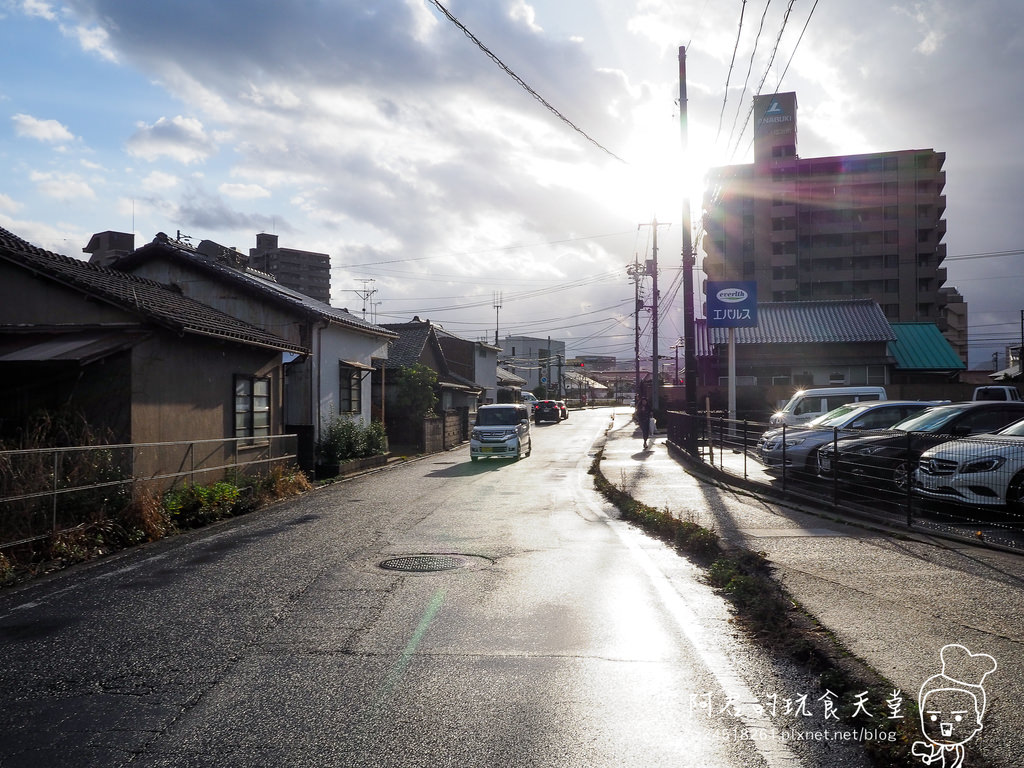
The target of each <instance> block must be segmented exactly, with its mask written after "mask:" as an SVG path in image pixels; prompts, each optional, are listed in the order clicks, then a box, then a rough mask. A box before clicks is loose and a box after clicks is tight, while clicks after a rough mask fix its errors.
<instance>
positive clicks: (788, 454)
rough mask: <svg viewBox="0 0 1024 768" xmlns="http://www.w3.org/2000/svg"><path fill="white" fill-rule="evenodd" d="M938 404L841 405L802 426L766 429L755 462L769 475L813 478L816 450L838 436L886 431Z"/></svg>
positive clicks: (816, 465)
mask: <svg viewBox="0 0 1024 768" xmlns="http://www.w3.org/2000/svg"><path fill="white" fill-rule="evenodd" d="M937 404H938V403H935V402H925V401H914V400H878V401H875V402H870V403H849V404H847V405H841V406H839V407H838V408H836V409H835V410H832V411H829V412H828V413H826V414H824V415H823V416H819V417H818V418H816V419H811V421H809V422H808V423H807V424H805V425H804V426H801V427H786V428H779V429H769V430H768V431H767V432H765V433H764V434H763V435H761V438H760V439H759V440H758V441H757V458H758V459H760V461H761V463H762V464H764V467H765V471H766V472H767V473H768V474H777V473H780V472H781V471H782V469H783V467H784V466H785V468H786V469H788V470H793V471H796V472H804V473H809V474H812V475H816V474H817V473H818V450H819V449H820V448H821V446H823V445H825V444H827V443H831V442H832V441H833V440H834V439H835V438H836V436H837V435H838V437H839V438H843V437H849V436H851V430H852V431H853V432H857V431H862V430H869V429H876V430H877V429H888V428H889V427H891V426H892V425H893V424H895V423H896V422H897V421H900V420H902V419H905V418H906V417H907V416H910V415H912V414H915V413H917V412H919V411H922V410H924V409H925V408H929V407H931V406H934V405H937ZM836 430H839V432H838V433H836Z"/></svg>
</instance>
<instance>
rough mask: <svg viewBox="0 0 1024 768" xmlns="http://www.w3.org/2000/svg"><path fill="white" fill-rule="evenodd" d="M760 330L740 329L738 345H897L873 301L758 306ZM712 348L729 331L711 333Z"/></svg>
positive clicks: (795, 302)
mask: <svg viewBox="0 0 1024 768" xmlns="http://www.w3.org/2000/svg"><path fill="white" fill-rule="evenodd" d="M757 322H758V324H757V326H756V327H754V328H737V329H736V343H737V344H842V343H849V342H881V341H895V340H896V335H895V334H894V333H893V330H892V327H891V326H890V325H889V321H888V320H886V319H885V314H884V313H883V312H882V309H881V307H879V306H878V304H877V303H876V302H874V301H872V300H871V299H854V300H850V301H791V302H770V303H766V304H758V305H757ZM708 331H709V335H710V338H711V343H712V344H725V343H726V342H727V341H728V340H729V329H728V328H710V329H708Z"/></svg>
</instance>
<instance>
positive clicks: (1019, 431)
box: [996, 419, 1024, 437]
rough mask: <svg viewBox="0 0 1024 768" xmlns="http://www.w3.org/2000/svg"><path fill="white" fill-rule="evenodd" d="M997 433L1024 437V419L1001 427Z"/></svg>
mask: <svg viewBox="0 0 1024 768" xmlns="http://www.w3.org/2000/svg"><path fill="white" fill-rule="evenodd" d="M996 434H998V435H1011V436H1012V437H1024V419H1021V420H1020V421H1015V422H1013V424H1011V425H1010V426H1008V427H1004V428H1003V429H1000V430H999V431H998V432H997V433H996Z"/></svg>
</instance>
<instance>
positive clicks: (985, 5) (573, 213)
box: [0, 0, 1024, 368]
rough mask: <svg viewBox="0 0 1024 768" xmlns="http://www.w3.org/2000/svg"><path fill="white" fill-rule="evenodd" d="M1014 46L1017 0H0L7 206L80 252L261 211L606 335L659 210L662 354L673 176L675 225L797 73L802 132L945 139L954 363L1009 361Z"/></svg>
mask: <svg viewBox="0 0 1024 768" xmlns="http://www.w3.org/2000/svg"><path fill="white" fill-rule="evenodd" d="M442 9H446V10H447V11H448V13H449V14H450V15H451V16H452V17H454V18H455V19H456V20H457V21H458V23H459V24H461V25H462V27H463V28H464V29H463V28H460V27H459V26H457V25H456V23H455V21H453V20H452V19H451V18H449V17H448V16H446V15H445V14H444V12H443V11H442ZM464 30H465V31H464ZM466 31H468V32H469V33H470V34H471V35H472V36H473V38H475V41H474V39H471V37H470V36H469V35H467V34H466ZM680 46H683V47H685V49H686V95H687V99H686V121H685V130H683V126H682V124H681V123H682V121H681V119H680V111H679V104H678V102H679V96H680V89H679V62H678V53H679V48H680ZM1021 71H1024V3H1021V2H1020V0H979V2H974V3H964V2H954V1H953V0H927V1H925V0H921V1H919V2H908V1H905V0H888V1H886V0H826V2H820V3H819V2H816V1H815V0H795V1H793V0H749V2H744V0H728V1H725V0H534V1H533V2H529V1H528V0H472V2H470V0H447V1H446V2H441V3H435V2H433V0H374V1H373V2H365V0H364V2H353V1H352V0H331V2H310V1H309V0H217V2H210V1H209V0H202V1H201V2H200V1H199V0H174V2H168V0H148V1H147V2H144V3H142V2H137V3H133V2H123V0H67V1H66V2H46V1H45V0H0V226H2V227H4V228H6V229H8V230H10V231H11V232H13V233H14V234H16V235H17V236H19V237H22V238H24V239H25V240H28V241H29V242H31V243H33V244H35V245H38V246H40V247H43V248H46V249H48V250H52V251H56V252H58V253H62V254H65V255H68V256H73V257H76V258H87V254H84V253H83V252H82V248H83V247H85V245H86V244H87V243H88V241H89V238H90V236H91V235H92V234H93V233H95V232H102V231H105V230H116V231H121V232H134V233H135V235H136V246H141V245H143V244H145V243H148V242H149V241H151V240H152V239H153V238H154V237H155V235H156V233H157V232H166V233H167V234H169V235H171V237H172V238H173V237H177V236H179V235H180V236H182V237H187V238H189V239H190V242H192V243H193V244H198V243H199V242H200V241H201V240H206V239H209V240H214V241H216V242H218V243H220V244H222V245H226V246H231V247H236V248H238V249H239V250H242V251H243V252H248V249H249V248H251V247H253V246H255V242H256V235H257V234H258V233H261V232H269V233H273V234H276V235H278V237H279V244H280V246H281V247H286V248H297V249H302V250H310V251H317V252H322V253H328V254H330V256H331V264H332V304H334V305H335V306H343V307H347V308H348V309H349V310H351V311H353V312H355V313H357V314H363V313H364V312H365V316H366V318H367V319H370V320H374V321H376V322H378V323H395V322H404V321H406V320H410V319H412V317H413V316H419V317H420V318H421V319H430V320H432V321H433V322H436V323H438V324H440V325H443V326H444V327H445V328H446V329H447V330H449V331H451V332H453V333H456V334H458V335H461V336H464V337H466V338H471V339H483V340H490V341H492V342H493V340H494V335H495V332H496V331H497V332H498V333H499V337H501V338H504V337H505V336H506V335H510V334H511V335H525V336H535V337H540V338H544V337H547V336H551V337H552V338H553V339H558V340H562V341H564V342H565V343H566V347H567V353H568V355H569V356H570V357H571V356H575V355H577V354H582V355H611V356H616V357H618V358H619V359H621V360H630V359H631V358H632V356H633V347H634V330H633V328H634V325H633V323H634V320H633V308H634V285H633V283H632V282H631V281H630V277H629V274H628V273H627V268H628V267H629V265H630V264H632V263H633V262H634V260H636V259H639V260H640V261H641V262H643V261H646V260H648V259H651V258H652V256H653V247H654V242H653V234H654V232H655V231H657V238H658V240H657V248H658V252H657V255H658V265H659V269H660V271H659V277H658V280H659V288H660V292H661V301H662V309H663V316H662V318H661V320H660V323H659V330H660V332H659V351H660V352H661V353H662V354H669V355H671V354H673V352H674V349H673V345H675V344H676V343H677V342H678V341H679V339H680V338H681V337H682V336H683V326H682V295H681V291H680V272H681V271H680V266H681V249H682V233H683V228H684V227H683V218H684V216H683V200H684V198H688V199H690V200H691V201H692V202H691V205H690V208H691V211H692V221H693V223H694V225H696V224H697V223H699V219H700V199H701V190H702V186H703V176H704V173H705V171H706V169H707V168H708V167H712V166H718V165H726V164H732V163H747V162H751V160H752V157H753V150H752V145H751V126H750V124H749V123H748V122H747V120H746V118H747V115H748V114H749V110H750V106H751V99H752V97H753V96H754V95H755V94H756V93H758V92H762V93H771V92H773V91H795V92H796V94H797V99H798V130H799V136H798V153H799V154H800V156H802V157H820V156H830V155H837V154H855V153H862V152H880V151H890V150H903V149H926V148H932V149H935V150H937V151H940V152H945V153H946V163H945V170H946V190H945V192H946V199H947V208H946V214H945V216H946V221H947V234H946V238H945V242H946V244H947V259H946V263H945V266H946V267H947V273H948V280H947V283H946V284H947V285H949V286H954V287H956V288H957V289H958V290H959V291H960V292H961V294H962V295H963V296H964V298H965V300H966V301H967V303H968V307H969V323H970V334H971V341H970V358H971V359H970V361H969V364H970V367H972V368H975V367H988V368H991V367H992V364H993V360H994V358H993V355H994V354H998V356H999V357H998V363H999V366H1000V367H1002V366H1003V365H1004V364H1005V356H1004V353H1005V347H1006V345H1008V344H1019V343H1020V340H1021V335H1022V319H1021V318H1022V315H1021V311H1022V309H1024V296H1022V292H1021V289H1020V286H1021V276H1022V275H1024V235H1022V234H1021V233H1020V232H1019V230H1018V228H1017V226H1018V222H1019V220H1020V215H1021V201H1022V200H1024V151H1022V149H1024V146H1022V145H1024V132H1022V131H1021V126H1020V123H1021V118H1022V117H1024V78H1021V77H1020V72H1021ZM655 221H657V222H658V224H659V225H658V226H657V227H656V228H655V227H654V226H653V223H654V222H655ZM694 233H695V235H698V234H699V232H697V231H696V229H695V230H694ZM702 255H703V253H702V251H701V250H700V249H698V262H699V259H700V258H701V257H702ZM701 277H702V273H700V272H698V273H697V276H696V280H697V281H698V282H699V280H700V279H701ZM640 289H641V291H642V293H643V295H644V297H645V300H646V301H649V296H650V291H651V285H650V281H649V280H644V281H643V282H642V284H641V286H640ZM697 306H698V308H699V306H700V303H699V300H698V304H697ZM649 323H650V313H649V312H644V313H642V314H641V325H642V326H643V328H644V329H645V334H644V341H643V343H642V345H641V346H642V349H641V354H642V355H643V354H647V355H649V354H650V349H651V341H650V338H649Z"/></svg>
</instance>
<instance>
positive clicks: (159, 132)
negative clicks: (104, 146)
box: [125, 115, 217, 165]
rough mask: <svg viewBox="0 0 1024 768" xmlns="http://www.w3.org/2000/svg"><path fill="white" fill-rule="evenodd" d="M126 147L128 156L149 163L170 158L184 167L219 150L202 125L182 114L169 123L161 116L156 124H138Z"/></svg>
mask: <svg viewBox="0 0 1024 768" xmlns="http://www.w3.org/2000/svg"><path fill="white" fill-rule="evenodd" d="M125 148H126V149H127V151H128V154H130V155H133V156H135V157H141V158H142V159H144V160H149V161H150V162H152V161H155V160H157V159H159V158H160V157H169V158H170V159H172V160H176V161H178V162H179V163H184V164H185V165H190V164H192V163H199V162H202V161H204V160H206V159H207V158H208V157H210V156H211V155H212V154H214V153H215V152H216V151H217V147H216V144H215V143H214V141H213V139H212V138H210V136H208V135H207V133H206V131H205V130H204V128H203V124H202V123H201V122H200V121H199V120H197V119H195V118H192V117H182V116H181V115H179V116H177V117H174V118H171V119H170V120H168V119H167V118H166V117H161V118H160V119H159V120H157V121H156V122H155V123H153V125H147V124H145V123H139V124H138V126H137V130H136V132H135V133H134V134H133V135H132V136H131V137H130V138H129V139H128V141H127V142H126V145H125Z"/></svg>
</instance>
